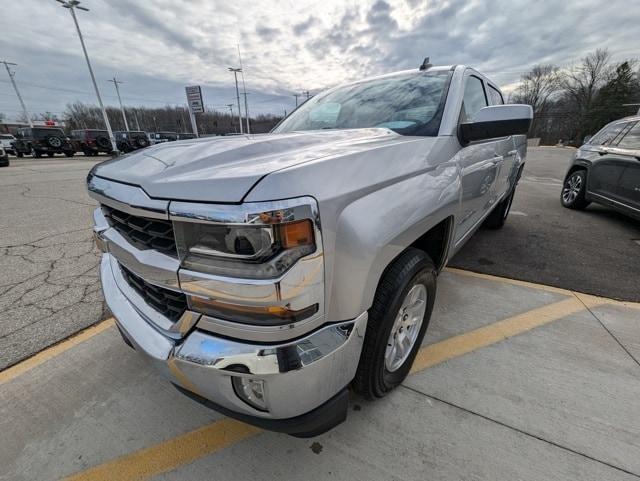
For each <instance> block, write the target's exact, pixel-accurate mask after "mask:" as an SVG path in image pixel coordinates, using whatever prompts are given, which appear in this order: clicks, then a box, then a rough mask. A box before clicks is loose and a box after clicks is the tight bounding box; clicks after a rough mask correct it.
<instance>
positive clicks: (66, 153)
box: [64, 150, 76, 157]
mask: <svg viewBox="0 0 640 481" xmlns="http://www.w3.org/2000/svg"><path fill="white" fill-rule="evenodd" d="M64 155H66V156H67V157H73V156H74V155H76V153H75V151H74V150H67V151H66V152H65V153H64Z"/></svg>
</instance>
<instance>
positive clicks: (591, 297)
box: [445, 267, 640, 309]
mask: <svg viewBox="0 0 640 481" xmlns="http://www.w3.org/2000/svg"><path fill="white" fill-rule="evenodd" d="M445 270H446V271H448V272H452V273H453V274H460V275H462V276H467V277H476V278H478V279H486V280H489V281H494V282H501V283H503V284H512V285H515V286H521V287H530V288H532V289H538V290H541V291H547V292H555V293H556V294H564V295H565V296H579V297H580V298H581V299H583V300H587V299H588V300H590V301H589V302H596V303H597V304H611V305H614V306H621V307H630V308H632V309H640V302H632V301H620V300H618V299H611V298H610V297H602V296H594V295H592V294H583V293H581V292H576V291H571V290H569V289H563V288H562V287H554V286H548V285H546V284H536V283H535V282H528V281H521V280H518V279H510V278H508V277H500V276H492V275H491V274H482V273H480V272H473V271H467V270H464V269H458V268H455V267H447V268H445Z"/></svg>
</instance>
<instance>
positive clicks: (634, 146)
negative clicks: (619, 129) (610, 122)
mask: <svg viewBox="0 0 640 481" xmlns="http://www.w3.org/2000/svg"><path fill="white" fill-rule="evenodd" d="M617 147H618V148H619V149H627V150H640V122H636V123H635V125H633V126H631V128H630V129H628V130H627V132H626V134H624V137H622V138H621V139H620V141H619V142H618V145H617Z"/></svg>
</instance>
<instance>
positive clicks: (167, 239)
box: [102, 205, 178, 257]
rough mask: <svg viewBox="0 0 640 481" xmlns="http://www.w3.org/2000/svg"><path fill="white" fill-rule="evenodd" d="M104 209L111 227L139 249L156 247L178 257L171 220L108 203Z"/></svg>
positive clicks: (164, 252) (155, 248)
mask: <svg viewBox="0 0 640 481" xmlns="http://www.w3.org/2000/svg"><path fill="white" fill-rule="evenodd" d="M102 210H103V212H104V215H105V217H106V218H107V220H108V221H109V224H110V225H111V227H113V228H114V229H115V230H117V231H118V232H119V233H120V234H121V235H122V236H124V237H125V238H126V239H127V240H128V241H129V242H131V243H132V244H133V245H135V246H136V247H138V248H139V249H154V250H157V251H159V252H162V253H163V254H167V255H169V256H172V257H178V254H177V251H176V241H175V237H174V235H173V224H172V223H171V221H169V220H162V219H151V218H148V217H139V216H135V215H131V214H127V213H126V212H122V211H120V210H117V209H114V208H112V207H109V206H106V205H103V206H102Z"/></svg>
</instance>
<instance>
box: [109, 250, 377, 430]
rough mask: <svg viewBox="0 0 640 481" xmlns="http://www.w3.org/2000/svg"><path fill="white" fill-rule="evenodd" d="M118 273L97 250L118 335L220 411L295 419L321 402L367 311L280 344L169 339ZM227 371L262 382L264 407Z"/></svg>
mask: <svg viewBox="0 0 640 481" xmlns="http://www.w3.org/2000/svg"><path fill="white" fill-rule="evenodd" d="M119 275H121V274H120V268H119V265H118V262H117V261H116V259H115V258H114V257H113V256H112V255H111V254H109V253H105V254H103V257H102V263H101V278H102V288H103V291H104V296H105V299H106V302H107V305H108V306H109V308H110V309H111V312H112V313H113V315H114V317H115V318H116V322H117V324H118V327H119V328H120V330H121V331H122V333H123V335H124V336H125V337H126V338H127V339H128V340H129V341H130V342H131V344H132V345H133V346H134V348H135V349H136V350H137V351H138V352H140V353H141V354H143V355H144V356H145V357H146V358H147V359H149V360H150V361H151V363H152V364H153V365H155V366H156V367H157V368H158V369H159V370H160V371H161V372H162V373H163V374H164V375H165V376H166V377H168V378H169V379H170V380H171V382H173V383H175V384H177V385H179V386H180V387H182V388H184V389H186V390H188V391H190V392H192V393H195V394H196V395H198V396H200V397H202V398H205V399H208V400H210V401H212V403H214V404H215V405H216V406H220V407H222V408H223V409H224V410H227V411H231V412H234V413H238V414H240V415H242V416H245V417H246V416H250V417H254V418H264V419H272V420H286V419H290V418H295V417H299V416H301V415H304V414H306V413H309V412H310V411H313V410H314V409H316V408H318V406H321V405H323V404H324V403H327V402H328V401H329V400H331V399H332V398H333V397H334V396H336V394H337V393H340V392H341V391H343V390H344V388H345V387H346V386H347V385H348V384H349V383H350V382H351V380H352V379H353V377H354V376H355V372H356V368H357V366H358V361H359V359H360V353H361V350H362V343H363V340H364V335H365V330H366V325H367V313H366V312H364V313H362V314H361V315H360V316H358V318H356V319H354V320H351V321H345V322H339V323H333V324H329V325H325V326H324V327H321V328H319V329H317V330H315V331H313V332H312V333H310V334H307V335H305V336H304V337H301V338H298V339H296V340H293V341H284V342H281V343H271V344H261V343H256V342H241V341H237V340H231V339H227V338H222V337H216V336H215V335H212V334H210V333H207V332H204V331H201V330H198V329H197V328H196V329H194V330H193V331H192V332H191V333H190V334H188V335H187V336H186V337H184V338H182V339H174V338H171V337H168V336H167V335H165V334H163V333H161V332H160V331H159V330H158V329H156V328H154V327H153V326H152V324H151V323H150V322H149V320H148V319H147V318H146V317H145V314H144V311H143V310H142V309H141V307H142V306H136V304H135V303H134V302H132V301H131V299H135V292H134V291H133V289H131V288H130V287H129V286H128V285H127V284H126V283H122V282H117V277H118V276H119ZM233 376H236V377H247V378H252V379H259V380H262V381H263V382H264V385H265V398H266V400H267V405H268V412H264V411H259V410H257V409H255V408H253V407H252V406H250V405H249V404H247V403H245V402H244V401H243V400H242V399H241V398H240V397H239V396H238V395H237V394H236V393H235V391H234V388H233V385H232V377H233Z"/></svg>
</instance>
